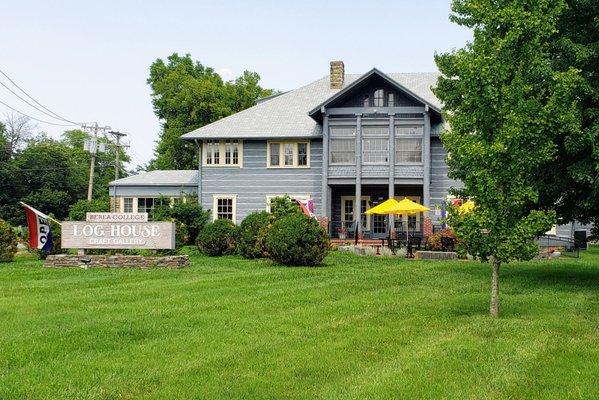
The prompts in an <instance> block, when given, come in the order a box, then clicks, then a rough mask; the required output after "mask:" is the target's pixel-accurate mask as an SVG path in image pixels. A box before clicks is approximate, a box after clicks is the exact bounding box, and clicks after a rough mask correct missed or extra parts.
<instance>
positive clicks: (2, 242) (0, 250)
mask: <svg viewBox="0 0 599 400" xmlns="http://www.w3.org/2000/svg"><path fill="white" fill-rule="evenodd" d="M15 254H17V235H15V232H14V231H13V230H12V227H11V226H10V225H9V224H8V222H6V221H4V220H3V219H0V262H11V261H12V260H13V259H14V258H15Z"/></svg>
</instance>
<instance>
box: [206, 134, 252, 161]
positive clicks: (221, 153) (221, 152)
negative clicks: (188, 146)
mask: <svg viewBox="0 0 599 400" xmlns="http://www.w3.org/2000/svg"><path fill="white" fill-rule="evenodd" d="M227 140H230V141H233V140H237V143H238V146H237V150H238V154H237V157H238V160H237V161H238V163H237V164H225V151H226V141H227ZM208 141H213V142H216V141H218V164H208V163H207V161H208V151H207V150H208ZM231 157H232V155H231ZM202 167H208V168H212V167H214V168H243V140H241V139H206V140H203V141H202Z"/></svg>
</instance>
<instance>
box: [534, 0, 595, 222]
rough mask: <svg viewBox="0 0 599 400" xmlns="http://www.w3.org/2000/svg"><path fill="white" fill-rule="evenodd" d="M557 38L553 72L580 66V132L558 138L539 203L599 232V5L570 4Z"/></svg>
mask: <svg viewBox="0 0 599 400" xmlns="http://www.w3.org/2000/svg"><path fill="white" fill-rule="evenodd" d="M566 3H567V4H568V7H567V8H566V9H565V10H564V12H563V13H562V14H561V15H560V17H559V19H558V23H557V28H558V32H557V34H556V35H554V43H553V46H552V48H551V62H552V64H553V66H554V68H556V69H558V70H561V71H567V70H568V69H569V68H572V67H574V68H576V69H578V70H579V71H580V76H581V78H582V79H581V80H580V81H579V83H580V86H579V87H578V89H577V91H578V106H579V109H580V119H581V130H580V131H578V130H572V131H571V132H564V135H561V136H558V137H556V142H555V143H556V148H557V152H556V154H555V157H554V158H553V159H552V160H550V161H549V162H548V163H546V164H545V165H543V166H542V168H541V170H540V171H539V177H540V178H541V179H543V181H544V183H545V184H544V186H543V187H542V188H541V197H540V199H541V202H542V203H543V204H545V205H546V207H547V208H551V207H555V208H556V211H557V214H558V218H559V220H560V222H569V221H572V220H575V219H576V220H578V221H582V222H593V223H594V226H595V231H596V232H597V233H599V1H597V0H567V1H566Z"/></svg>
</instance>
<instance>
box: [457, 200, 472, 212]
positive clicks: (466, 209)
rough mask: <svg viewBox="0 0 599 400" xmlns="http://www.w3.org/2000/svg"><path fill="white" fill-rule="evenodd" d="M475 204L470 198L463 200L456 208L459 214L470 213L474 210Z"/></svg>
mask: <svg viewBox="0 0 599 400" xmlns="http://www.w3.org/2000/svg"><path fill="white" fill-rule="evenodd" d="M475 206H476V204H474V202H473V201H472V200H468V201H467V202H465V203H464V204H462V205H461V206H460V207H459V208H458V212H459V213H460V214H468V213H471V212H472V211H474V207H475Z"/></svg>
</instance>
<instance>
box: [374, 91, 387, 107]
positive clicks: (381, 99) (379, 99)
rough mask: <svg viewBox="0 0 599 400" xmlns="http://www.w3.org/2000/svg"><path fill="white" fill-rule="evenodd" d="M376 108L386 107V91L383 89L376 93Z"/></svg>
mask: <svg viewBox="0 0 599 400" xmlns="http://www.w3.org/2000/svg"><path fill="white" fill-rule="evenodd" d="M374 106H375V107H384V106H385V91H384V90H383V89H377V90H376V91H375V92H374Z"/></svg>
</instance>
